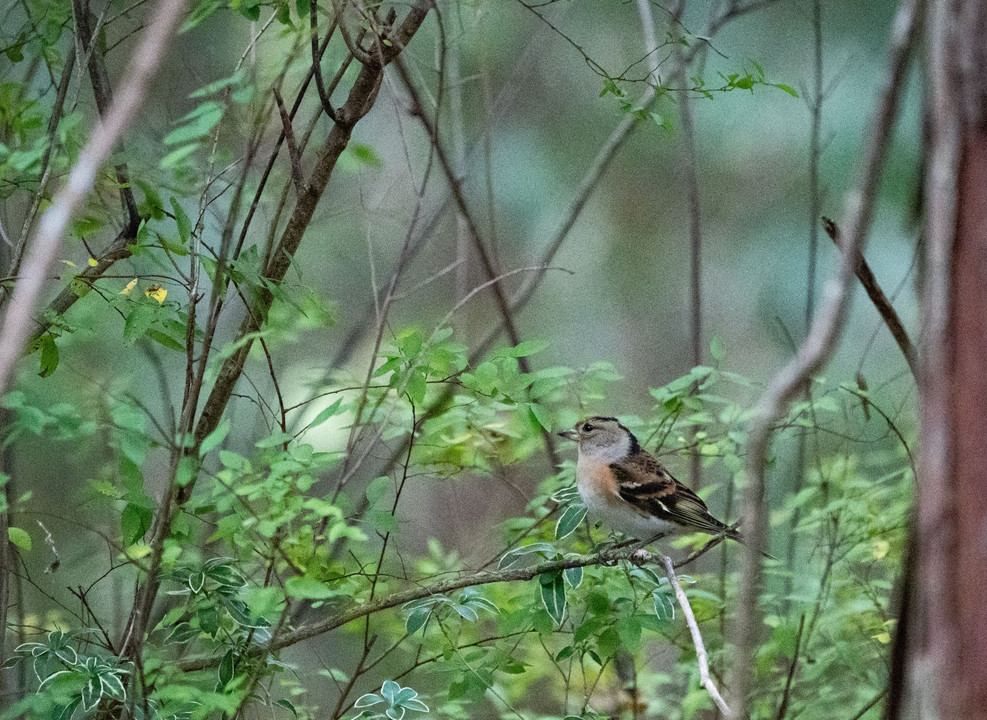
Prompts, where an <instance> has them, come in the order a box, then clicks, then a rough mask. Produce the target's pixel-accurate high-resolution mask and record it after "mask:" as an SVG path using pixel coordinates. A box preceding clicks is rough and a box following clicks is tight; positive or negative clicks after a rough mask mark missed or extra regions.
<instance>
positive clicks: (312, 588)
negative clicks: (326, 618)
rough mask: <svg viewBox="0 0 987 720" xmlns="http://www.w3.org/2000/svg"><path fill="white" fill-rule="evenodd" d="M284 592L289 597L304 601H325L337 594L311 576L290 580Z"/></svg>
mask: <svg viewBox="0 0 987 720" xmlns="http://www.w3.org/2000/svg"><path fill="white" fill-rule="evenodd" d="M284 590H285V593H287V594H288V595H291V596H292V597H296V598H301V599H303V600H325V599H327V598H331V597H333V596H334V595H335V594H336V593H334V592H333V591H332V590H331V589H330V588H329V586H328V585H326V584H325V583H324V582H322V581H321V580H317V579H316V578H314V577H312V576H311V575H296V576H295V577H290V578H288V579H287V580H286V581H285V584H284Z"/></svg>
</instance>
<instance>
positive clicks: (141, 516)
mask: <svg viewBox="0 0 987 720" xmlns="http://www.w3.org/2000/svg"><path fill="white" fill-rule="evenodd" d="M152 519H153V514H152V513H151V510H150V508H147V507H144V506H143V505H140V504H138V503H133V502H130V503H127V505H126V507H124V509H123V512H122V513H121V514H120V536H121V537H122V538H123V544H124V546H130V545H133V544H134V543H135V542H137V541H138V540H140V539H141V538H142V537H144V535H145V533H147V531H148V530H150V529H151V520H152Z"/></svg>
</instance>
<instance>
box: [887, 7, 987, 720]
mask: <svg viewBox="0 0 987 720" xmlns="http://www.w3.org/2000/svg"><path fill="white" fill-rule="evenodd" d="M928 21H929V22H928V25H927V42H926V44H927V47H928V54H929V82H930V88H931V91H930V97H931V108H930V114H931V124H932V142H931V155H930V162H929V170H928V177H927V179H926V200H927V205H926V211H927V213H926V239H927V242H928V252H927V258H926V271H927V272H926V277H925V285H924V287H925V294H924V297H923V311H924V321H925V333H924V338H923V340H924V343H923V344H924V348H923V353H922V354H923V361H924V373H923V381H922V388H921V391H922V397H921V402H922V425H923V435H922V454H923V462H922V468H921V477H920V478H919V482H918V493H917V499H918V513H917V518H918V552H917V568H916V569H917V572H916V573H913V581H912V582H913V583H914V587H913V588H912V592H913V598H914V599H915V603H914V613H915V614H914V615H913V619H914V620H915V621H916V623H915V625H916V627H915V630H914V633H913V637H912V640H911V642H910V643H909V650H908V651H906V653H905V656H904V664H905V667H906V669H907V672H906V673H904V674H903V675H901V677H905V678H906V681H907V683H908V685H909V691H908V692H907V693H906V694H905V696H906V698H907V703H906V707H905V708H904V712H902V713H900V714H899V713H898V712H897V711H893V712H889V715H890V716H892V717H899V716H906V717H921V718H923V719H924V718H942V719H943V720H946V719H947V718H957V719H960V718H962V719H963V720H967V719H969V718H977V717H984V716H985V713H987V85H985V80H984V71H985V69H987V45H985V42H984V38H985V37H987V4H985V3H983V2H982V1H981V0H931V2H930V8H929V14H928Z"/></svg>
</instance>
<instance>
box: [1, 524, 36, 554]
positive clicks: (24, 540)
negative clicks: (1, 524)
mask: <svg viewBox="0 0 987 720" xmlns="http://www.w3.org/2000/svg"><path fill="white" fill-rule="evenodd" d="M7 538H8V539H9V540H10V542H12V543H13V544H14V545H16V546H17V547H19V548H20V549H21V550H25V551H30V550H31V536H30V535H28V534H27V531H26V530H22V529H21V528H19V527H13V526H11V527H9V528H7Z"/></svg>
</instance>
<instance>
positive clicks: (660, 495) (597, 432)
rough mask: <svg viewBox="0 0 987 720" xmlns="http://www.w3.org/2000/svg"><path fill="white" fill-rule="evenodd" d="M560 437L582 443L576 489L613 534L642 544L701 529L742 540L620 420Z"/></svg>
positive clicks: (597, 420) (597, 421)
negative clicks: (644, 446) (664, 536)
mask: <svg viewBox="0 0 987 720" xmlns="http://www.w3.org/2000/svg"><path fill="white" fill-rule="evenodd" d="M559 435H560V436H561V437H564V438H566V439H567V440H574V441H575V442H576V443H577V444H578V445H579V460H578V461H577V463H576V487H577V488H578V489H579V495H580V496H581V497H582V499H583V502H584V503H586V507H587V508H588V509H589V511H590V512H591V513H592V514H594V515H596V516H597V517H598V518H599V519H600V520H603V522H604V523H606V524H607V525H609V526H610V527H611V528H613V529H614V530H619V531H620V532H622V533H624V534H625V535H629V536H630V537H633V538H636V539H638V540H641V541H650V540H652V539H657V537H658V536H661V535H665V534H670V533H676V534H682V533H690V532H696V531H701V532H704V533H709V534H710V535H724V536H726V537H728V538H730V539H731V540H736V541H737V542H743V536H742V535H741V534H740V533H739V532H737V531H736V530H734V529H733V528H731V527H729V526H727V525H725V524H723V523H722V522H720V521H719V520H717V519H716V518H715V517H713V516H712V515H711V514H710V512H709V509H708V508H707V507H706V503H704V502H703V501H702V500H701V499H700V497H699V496H698V495H696V494H695V493H694V492H693V491H692V490H690V489H689V488H687V487H686V486H685V485H683V484H682V483H680V482H679V481H678V480H676V479H675V478H674V477H672V475H671V474H670V473H669V472H668V470H666V469H665V468H664V466H663V465H662V464H661V463H660V462H658V461H657V460H656V459H655V458H654V456H652V455H651V454H650V453H649V452H648V451H646V450H644V449H643V448H642V447H641V444H640V443H639V442H638V441H637V438H636V437H634V433H632V432H631V431H630V430H628V429H627V428H626V427H625V426H624V425H622V424H621V423H620V422H619V421H618V420H617V418H612V417H599V416H596V417H590V418H586V419H585V420H581V421H580V422H578V423H576V425H575V427H574V428H573V429H572V430H565V431H563V432H560V433H559Z"/></svg>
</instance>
